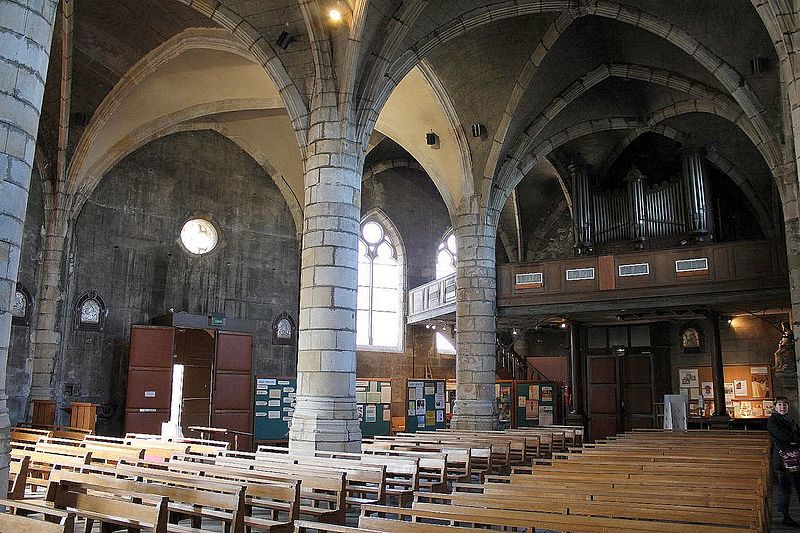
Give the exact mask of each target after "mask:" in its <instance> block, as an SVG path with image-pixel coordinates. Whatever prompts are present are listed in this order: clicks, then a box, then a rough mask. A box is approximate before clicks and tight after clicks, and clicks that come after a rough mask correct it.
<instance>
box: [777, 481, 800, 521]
mask: <svg viewBox="0 0 800 533" xmlns="http://www.w3.org/2000/svg"><path fill="white" fill-rule="evenodd" d="M777 494H778V486H777V485H775V486H774V487H773V491H772V495H773V496H772V527H771V528H770V531H772V532H773V533H784V532H785V533H789V532H790V531H792V532H800V529H795V528H789V527H785V526H784V525H783V524H782V523H781V521H782V520H783V515H782V514H781V513H779V512H778V508H777V506H776V504H775V502H776V501H777V498H776V496H777ZM789 513H790V514H791V515H792V518H794V519H795V520H797V521H798V522H800V496H798V494H796V493H795V494H794V495H793V496H792V502H791V503H790V504H789Z"/></svg>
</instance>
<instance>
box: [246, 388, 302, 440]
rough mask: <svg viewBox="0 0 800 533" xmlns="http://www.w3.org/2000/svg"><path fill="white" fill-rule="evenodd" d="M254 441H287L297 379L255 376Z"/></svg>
mask: <svg viewBox="0 0 800 533" xmlns="http://www.w3.org/2000/svg"><path fill="white" fill-rule="evenodd" d="M255 379H256V386H255V391H256V393H255V410H254V412H255V429H254V432H255V440H256V441H262V442H264V441H270V442H275V441H283V442H286V441H288V440H289V421H290V420H291V419H292V415H293V414H294V404H295V398H296V396H297V378H279V377H270V376H259V375H257V376H256V378H255Z"/></svg>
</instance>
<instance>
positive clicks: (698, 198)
mask: <svg viewBox="0 0 800 533" xmlns="http://www.w3.org/2000/svg"><path fill="white" fill-rule="evenodd" d="M703 155H704V150H703V149H702V148H700V147H695V146H692V147H688V148H684V149H682V150H681V168H682V171H683V192H684V197H685V199H686V222H687V226H688V228H687V229H688V230H689V235H690V236H692V237H694V238H695V239H696V240H697V241H700V242H702V241H704V240H708V239H713V238H714V237H713V235H712V231H711V220H712V218H711V203H710V201H709V199H710V198H711V195H710V187H709V182H708V181H709V180H708V177H707V176H706V174H705V169H704V168H703Z"/></svg>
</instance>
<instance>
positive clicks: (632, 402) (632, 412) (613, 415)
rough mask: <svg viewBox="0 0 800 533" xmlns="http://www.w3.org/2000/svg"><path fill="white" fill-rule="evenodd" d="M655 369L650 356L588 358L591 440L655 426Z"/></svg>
mask: <svg viewBox="0 0 800 533" xmlns="http://www.w3.org/2000/svg"><path fill="white" fill-rule="evenodd" d="M653 376H654V369H653V356H652V354H650V353H643V354H629V355H622V356H617V355H588V356H587V358H586V389H587V391H586V392H587V402H586V404H587V405H586V407H587V415H588V416H589V437H590V438H591V439H592V440H597V439H602V438H604V437H608V436H611V435H616V434H617V433H620V432H621V431H628V430H630V429H633V428H650V427H653V423H654V412H653V407H654V406H653V402H654V383H653Z"/></svg>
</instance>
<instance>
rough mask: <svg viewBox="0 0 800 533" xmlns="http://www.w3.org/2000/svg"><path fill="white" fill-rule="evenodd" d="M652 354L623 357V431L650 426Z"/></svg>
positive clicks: (651, 421) (651, 410) (651, 413)
mask: <svg viewBox="0 0 800 533" xmlns="http://www.w3.org/2000/svg"><path fill="white" fill-rule="evenodd" d="M652 358H653V356H652V355H650V354H649V353H648V354H631V355H626V356H625V357H623V358H622V359H623V361H622V362H623V366H624V372H623V374H624V379H623V384H622V398H623V404H622V412H623V418H624V427H625V431H630V430H631V429H633V428H652V427H653V423H654V416H653V407H654V406H653V401H654V400H653V359H652Z"/></svg>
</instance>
